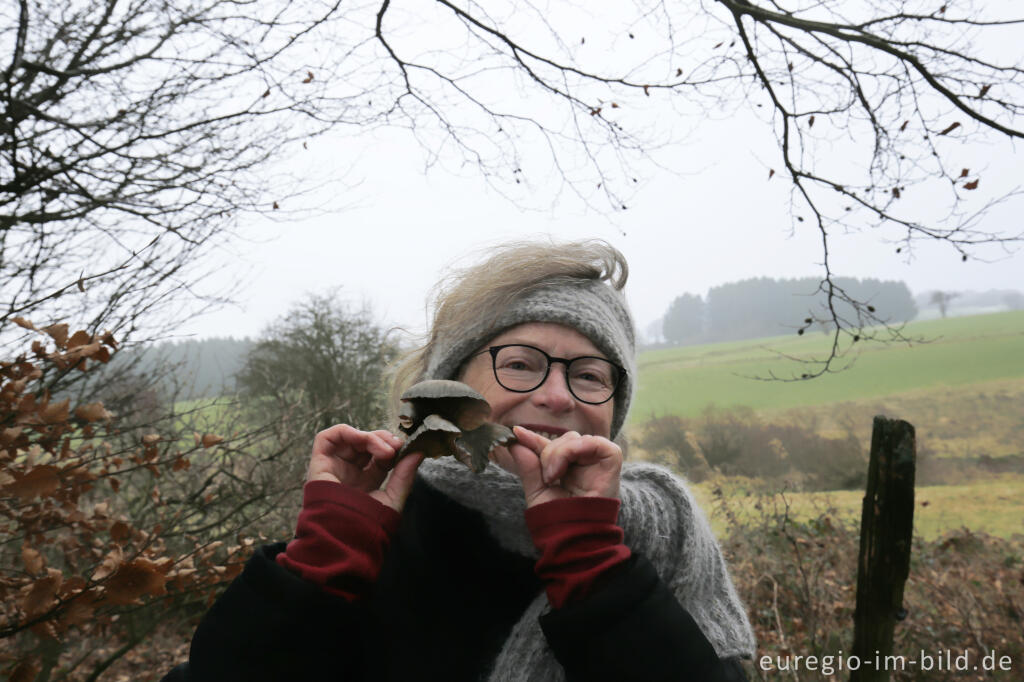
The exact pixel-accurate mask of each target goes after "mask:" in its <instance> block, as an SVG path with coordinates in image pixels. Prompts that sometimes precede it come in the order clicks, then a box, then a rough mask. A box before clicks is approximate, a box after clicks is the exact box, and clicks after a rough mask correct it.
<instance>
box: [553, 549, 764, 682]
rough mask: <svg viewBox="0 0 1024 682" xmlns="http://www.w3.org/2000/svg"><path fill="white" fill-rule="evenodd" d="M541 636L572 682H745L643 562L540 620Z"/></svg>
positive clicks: (639, 558) (634, 559)
mask: <svg viewBox="0 0 1024 682" xmlns="http://www.w3.org/2000/svg"><path fill="white" fill-rule="evenodd" d="M540 620H541V628H542V629H543V630H544V635H545V636H546V637H547V640H548V644H550V645H551V648H552V650H553V651H554V653H555V656H556V657H557V658H558V661H559V663H561V664H562V667H563V668H564V669H565V673H566V678H567V679H568V680H569V681H570V682H582V681H584V680H586V681H588V682H601V681H604V680H607V681H608V682H612V681H618V680H646V681H649V682H658V681H660V680H664V681H665V682H669V681H671V682H683V681H685V680H694V681H699V682H743V681H745V680H746V676H745V675H744V674H743V669H742V668H741V667H740V665H739V662H738V661H736V660H735V659H727V660H722V659H719V658H718V656H717V654H716V653H715V650H714V648H713V647H712V646H711V643H710V642H709V641H708V640H707V638H706V637H705V636H704V633H702V632H701V630H700V627H699V626H698V625H697V623H696V621H694V620H693V617H692V616H690V614H689V613H688V612H687V611H686V609H684V608H683V607H682V606H681V605H680V604H679V602H678V600H676V598H675V595H673V594H672V592H671V591H670V590H669V589H668V587H667V586H666V585H665V584H664V583H663V582H662V581H661V579H660V578H659V577H658V574H657V572H656V571H655V570H654V567H653V566H652V565H651V564H650V562H648V561H647V560H646V559H644V558H643V557H642V556H639V555H634V556H633V557H631V558H630V560H629V562H627V563H626V565H625V566H623V567H622V568H621V570H619V571H617V572H616V573H615V574H614V575H613V576H611V577H610V578H609V581H608V582H607V583H605V584H604V585H603V586H602V587H601V589H599V590H597V591H596V592H594V593H593V594H591V595H589V596H588V597H586V598H585V599H583V600H582V601H580V602H577V603H575V604H569V605H567V606H565V607H563V608H561V609H557V610H554V611H551V612H549V613H547V614H545V615H544V616H542V617H541V619H540Z"/></svg>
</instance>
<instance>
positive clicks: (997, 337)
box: [631, 311, 1024, 424]
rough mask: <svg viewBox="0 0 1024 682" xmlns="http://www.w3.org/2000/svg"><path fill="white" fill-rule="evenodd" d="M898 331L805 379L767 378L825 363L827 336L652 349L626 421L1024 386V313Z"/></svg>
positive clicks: (643, 363)
mask: <svg viewBox="0 0 1024 682" xmlns="http://www.w3.org/2000/svg"><path fill="white" fill-rule="evenodd" d="M902 333H903V335H904V336H905V337H906V338H908V339H912V341H911V342H909V343H905V342H888V343H880V342H861V343H859V344H854V345H853V347H852V348H850V349H849V352H848V353H847V355H846V356H845V357H844V359H843V360H841V361H840V362H839V364H838V366H839V367H843V366H846V365H847V364H850V366H849V367H848V368H847V369H845V370H843V371H840V372H836V373H832V374H826V375H824V376H821V377H818V378H816V379H814V380H811V381H770V380H769V381H765V380H763V379H764V378H766V377H769V376H770V375H771V374H772V373H774V374H775V375H776V376H779V377H792V376H794V375H796V376H799V375H800V374H801V373H802V372H804V371H806V369H804V368H803V367H802V366H801V365H799V364H798V363H796V362H793V361H792V360H788V359H786V358H785V357H783V356H784V355H786V356H796V357H814V356H817V357H821V356H823V355H824V354H825V353H826V352H827V349H828V346H829V343H830V337H826V336H824V335H822V334H820V333H817V332H812V333H809V334H805V335H804V336H797V335H796V334H793V335H792V336H778V337H770V338H762V339H752V340H747V341H732V342H727V343H718V344H709V345H700V346H684V347H681V348H669V349H662V350H655V351H648V352H645V353H642V354H641V355H640V358H639V377H638V380H639V386H640V390H639V393H638V395H637V399H636V402H635V404H634V406H633V409H632V412H631V423H632V424H639V423H643V422H645V421H647V420H649V419H651V418H652V417H656V416H663V415H666V414H675V415H680V416H694V415H697V414H699V413H700V412H701V411H702V410H703V409H704V408H705V406H707V405H708V404H713V405H717V406H719V407H728V406H733V405H745V406H749V407H752V408H753V409H755V410H772V411H776V410H782V409H787V408H793V407H805V406H820V405H823V404H827V403H836V402H850V401H863V400H868V399H877V398H882V397H889V396H893V395H899V394H905V393H913V392H921V391H945V390H948V389H950V388H956V387H963V386H968V385H974V384H980V383H986V382H997V381H1006V380H1008V379H1018V380H1020V379H1024V311H1014V312H1007V313H996V314H992V315H978V316H973V317H960V318H950V319H946V320H930V321H927V322H918V323H911V324H908V325H907V326H906V327H905V328H904V329H903V331H902ZM851 363H852V364H851ZM1022 412H1024V410H1022Z"/></svg>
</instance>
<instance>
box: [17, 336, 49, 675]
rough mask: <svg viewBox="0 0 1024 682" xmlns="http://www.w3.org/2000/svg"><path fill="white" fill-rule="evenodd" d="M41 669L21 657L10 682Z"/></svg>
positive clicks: (33, 660)
mask: <svg viewBox="0 0 1024 682" xmlns="http://www.w3.org/2000/svg"><path fill="white" fill-rule="evenodd" d="M15 319H18V318H15ZM42 669H43V666H42V663H40V661H39V659H38V658H37V657H35V656H30V657H28V658H23V659H21V661H20V662H19V663H18V665H17V667H15V668H14V670H13V671H12V672H11V682H32V681H33V680H34V679H36V676H37V675H38V674H39V671H40V670H42Z"/></svg>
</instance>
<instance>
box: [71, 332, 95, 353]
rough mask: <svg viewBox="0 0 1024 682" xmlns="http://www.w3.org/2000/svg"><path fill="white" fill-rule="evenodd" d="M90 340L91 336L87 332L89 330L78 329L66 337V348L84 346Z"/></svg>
mask: <svg viewBox="0 0 1024 682" xmlns="http://www.w3.org/2000/svg"><path fill="white" fill-rule="evenodd" d="M91 341H92V336H91V335H90V334H89V332H87V331H84V330H78V331H77V332H75V333H74V334H72V335H71V338H70V339H68V350H74V349H75V348H78V347H79V346H84V345H86V344H87V343H90V342H91Z"/></svg>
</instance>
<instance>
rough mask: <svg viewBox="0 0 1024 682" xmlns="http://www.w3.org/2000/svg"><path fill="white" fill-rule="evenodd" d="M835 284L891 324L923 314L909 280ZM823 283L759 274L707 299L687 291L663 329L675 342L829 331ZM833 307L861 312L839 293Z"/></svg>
mask: <svg viewBox="0 0 1024 682" xmlns="http://www.w3.org/2000/svg"><path fill="white" fill-rule="evenodd" d="M835 283H836V285H837V286H839V287H841V288H842V289H843V290H844V291H845V292H846V293H847V294H848V295H849V296H850V297H852V298H854V299H856V300H860V301H866V302H867V303H868V304H870V306H871V308H872V309H873V311H874V314H875V315H876V316H877V317H878V319H880V320H883V321H885V322H886V323H887V324H900V323H903V322H907V321H909V320H912V319H914V317H915V316H916V315H917V304H916V303H915V302H914V297H913V296H912V295H911V293H910V289H909V288H908V287H907V285H906V284H905V283H903V282H897V281H883V280H877V279H856V278H852V277H839V278H836V279H835ZM819 284H820V280H819V279H818V278H815V277H803V278H798V279H773V278H770V277H757V278H753V279H745V280H742V281H739V282H730V283H728V284H722V285H720V286H717V287H712V288H711V289H709V290H708V293H707V295H706V296H705V297H703V298H702V297H701V296H699V295H695V294H690V293H686V294H683V295H681V296H678V297H677V298H676V299H675V300H673V301H672V303H671V304H670V305H669V307H668V311H667V312H666V313H665V317H664V318H663V321H662V332H663V334H664V336H665V340H666V341H667V342H669V343H673V344H686V343H704V342H713V341H729V340H736V339H749V338H756V337H759V336H774V335H778V334H786V333H790V332H793V331H796V330H800V329H803V330H809V329H810V328H818V329H820V330H821V331H823V332H828V331H831V329H832V328H833V327H832V325H833V323H832V322H831V320H832V319H833V318H834V316H833V315H832V310H830V308H829V305H830V304H829V301H828V298H827V296H826V294H825V293H824V292H823V291H821V289H820V288H819ZM831 306H832V308H833V309H834V310H835V313H836V315H838V317H840V318H845V319H854V320H855V319H856V317H857V311H856V310H854V309H853V307H852V306H851V305H850V304H849V303H847V302H846V301H845V300H839V299H837V298H833V299H832V301H831ZM819 320H820V322H819ZM801 333H803V332H801Z"/></svg>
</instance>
